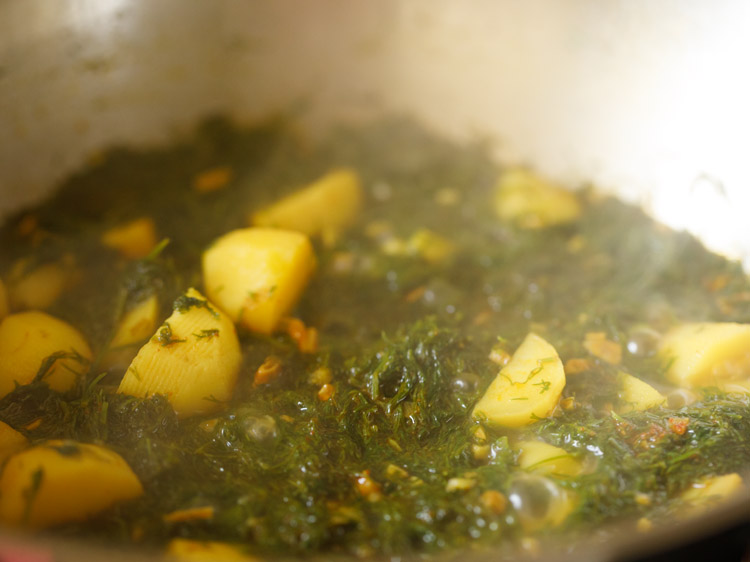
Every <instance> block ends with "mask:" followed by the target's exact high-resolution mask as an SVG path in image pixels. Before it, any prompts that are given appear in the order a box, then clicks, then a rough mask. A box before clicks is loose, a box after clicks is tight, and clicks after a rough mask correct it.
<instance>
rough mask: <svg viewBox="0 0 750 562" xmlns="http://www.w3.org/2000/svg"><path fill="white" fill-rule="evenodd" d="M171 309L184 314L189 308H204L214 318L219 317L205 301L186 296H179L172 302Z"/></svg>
mask: <svg viewBox="0 0 750 562" xmlns="http://www.w3.org/2000/svg"><path fill="white" fill-rule="evenodd" d="M172 308H173V309H174V310H175V311H177V312H180V313H182V314H184V313H186V312H187V311H188V310H190V309H191V308H205V309H206V310H208V311H209V312H210V313H211V316H213V317H214V318H218V317H219V313H218V312H216V310H214V308H213V307H212V306H211V305H210V304H209V302H208V301H207V300H206V299H200V298H197V297H189V296H188V295H180V296H179V297H177V298H176V299H175V301H174V304H173V305H172Z"/></svg>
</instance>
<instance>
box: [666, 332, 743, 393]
mask: <svg viewBox="0 0 750 562" xmlns="http://www.w3.org/2000/svg"><path fill="white" fill-rule="evenodd" d="M659 353H660V355H661V356H662V357H663V358H664V359H665V360H666V361H671V363H670V365H669V370H668V371H667V377H668V378H669V379H670V380H672V381H673V382H674V383H676V384H679V385H680V386H685V387H688V388H689V387H697V386H719V387H723V386H724V385H725V384H731V383H732V382H735V381H742V380H746V379H748V377H749V376H750V324H735V323H731V322H701V323H694V324H683V325H680V326H677V327H676V328H673V329H672V330H670V331H669V332H667V333H666V334H665V335H664V338H663V339H662V343H661V347H660V350H659Z"/></svg>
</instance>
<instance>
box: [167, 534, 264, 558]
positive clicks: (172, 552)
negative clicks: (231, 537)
mask: <svg viewBox="0 0 750 562" xmlns="http://www.w3.org/2000/svg"><path fill="white" fill-rule="evenodd" d="M167 557H168V558H169V559H171V560H184V561H185V562H258V561H259V559H258V558H256V557H254V556H250V555H249V554H244V553H243V552H242V547H241V546H240V545H232V544H229V543H225V542H218V541H196V540H191V539H172V540H171V541H170V542H169V545H168V546H167Z"/></svg>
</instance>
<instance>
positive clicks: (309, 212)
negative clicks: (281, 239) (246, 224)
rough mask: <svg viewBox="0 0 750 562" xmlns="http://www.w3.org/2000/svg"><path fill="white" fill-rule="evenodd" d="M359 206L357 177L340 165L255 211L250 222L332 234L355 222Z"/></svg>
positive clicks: (312, 233)
mask: <svg viewBox="0 0 750 562" xmlns="http://www.w3.org/2000/svg"><path fill="white" fill-rule="evenodd" d="M361 207H362V186H361V182H360V180H359V176H357V174H356V172H354V171H353V170H350V169H347V168H343V169H338V170H333V171H331V172H329V173H327V174H326V175H325V176H323V177H322V178H320V179H318V180H316V181H315V182H313V183H311V184H309V185H307V186H305V187H304V188H302V189H300V190H299V191H296V192H294V193H292V194H291V195H288V196H286V197H284V198H283V199H281V200H279V201H277V202H275V203H273V204H272V205H271V206H270V207H267V208H266V209H263V210H261V211H258V212H257V213H254V214H253V215H252V216H251V217H250V223H251V224H252V225H254V226H261V227H273V228H286V229H289V230H296V231H297V232H301V233H303V234H307V235H308V236H317V235H321V234H322V235H323V236H326V235H327V234H332V235H334V236H335V235H336V234H337V233H339V232H341V231H342V230H344V229H345V228H347V227H348V226H350V225H351V224H352V223H353V222H354V221H355V219H356V218H357V214H358V213H359V210H360V208H361Z"/></svg>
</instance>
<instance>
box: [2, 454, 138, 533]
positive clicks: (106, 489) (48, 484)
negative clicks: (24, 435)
mask: <svg viewBox="0 0 750 562" xmlns="http://www.w3.org/2000/svg"><path fill="white" fill-rule="evenodd" d="M142 493H143V488H142V487H141V483H140V482H139V480H138V477H137V476H136V475H135V474H134V473H133V471H132V470H131V469H130V467H129V466H128V465H127V463H126V462H125V461H124V460H123V459H122V457H120V455H118V454H117V453H115V452H114V451H111V450H109V449H107V448H105V447H100V446H98V445H88V444H85V443H77V442H75V441H57V440H56V441H47V442H46V443H43V444H41V445H37V446H35V447H32V448H31V449H27V450H25V451H23V452H21V453H18V454H17V455H15V456H13V457H11V458H10V460H9V461H8V464H7V465H6V466H5V470H4V471H3V474H2V478H0V520H2V522H3V523H5V524H8V525H14V526H21V527H30V528H42V527H49V526H52V525H57V524H60V523H66V522H68V521H81V520H84V519H87V518H88V517H90V516H91V515H94V514H95V513H98V512H100V511H103V510H105V509H107V508H109V507H111V506H113V505H114V504H116V503H118V502H121V501H126V500H130V499H134V498H137V497H138V496H140V495H141V494H142Z"/></svg>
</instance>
